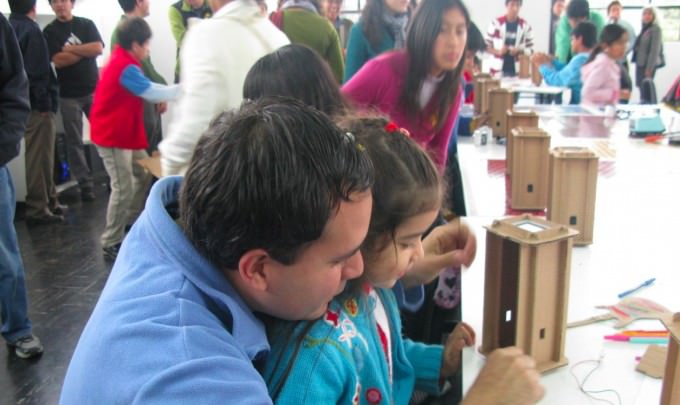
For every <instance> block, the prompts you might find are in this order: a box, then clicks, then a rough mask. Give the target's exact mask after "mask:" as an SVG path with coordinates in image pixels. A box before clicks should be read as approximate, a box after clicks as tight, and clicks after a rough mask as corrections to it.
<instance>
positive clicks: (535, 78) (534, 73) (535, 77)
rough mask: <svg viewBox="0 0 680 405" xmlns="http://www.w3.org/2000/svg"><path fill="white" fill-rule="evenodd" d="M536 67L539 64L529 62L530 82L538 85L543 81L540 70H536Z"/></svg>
mask: <svg viewBox="0 0 680 405" xmlns="http://www.w3.org/2000/svg"><path fill="white" fill-rule="evenodd" d="M538 68H539V66H538V65H537V64H535V63H532V64H531V82H532V83H533V84H534V85H536V86H540V85H541V82H542V81H543V76H542V75H541V71H540V70H538Z"/></svg>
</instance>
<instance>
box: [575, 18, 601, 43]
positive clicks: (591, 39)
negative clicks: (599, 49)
mask: <svg viewBox="0 0 680 405" xmlns="http://www.w3.org/2000/svg"><path fill="white" fill-rule="evenodd" d="M571 36H572V37H574V38H581V43H582V44H583V46H585V47H586V48H588V49H593V48H594V47H595V45H596V44H597V27H595V24H593V23H591V22H590V21H581V22H580V23H578V25H576V27H574V29H573V30H572V31H571Z"/></svg>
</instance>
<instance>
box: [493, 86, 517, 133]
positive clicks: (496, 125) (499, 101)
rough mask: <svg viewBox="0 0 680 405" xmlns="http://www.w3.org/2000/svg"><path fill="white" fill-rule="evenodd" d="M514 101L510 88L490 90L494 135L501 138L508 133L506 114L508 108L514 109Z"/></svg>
mask: <svg viewBox="0 0 680 405" xmlns="http://www.w3.org/2000/svg"><path fill="white" fill-rule="evenodd" d="M513 101H514V100H513V94H512V92H511V91H510V90H508V89H501V88H497V89H491V90H489V118H490V120H491V129H492V130H493V136H494V137H497V138H500V137H503V136H505V135H506V134H507V132H506V128H507V125H506V123H507V117H506V115H505V114H506V112H507V111H508V110H512V106H513V104H514V103H513Z"/></svg>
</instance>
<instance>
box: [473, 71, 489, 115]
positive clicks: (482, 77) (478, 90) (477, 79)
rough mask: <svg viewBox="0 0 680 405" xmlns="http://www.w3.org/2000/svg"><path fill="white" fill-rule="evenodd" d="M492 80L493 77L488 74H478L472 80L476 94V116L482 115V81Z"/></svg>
mask: <svg viewBox="0 0 680 405" xmlns="http://www.w3.org/2000/svg"><path fill="white" fill-rule="evenodd" d="M487 79H491V75H490V74H488V73H477V74H476V75H475V77H474V78H473V79H472V84H473V85H474V92H475V104H474V114H475V115H478V114H481V113H482V96H480V95H479V94H482V88H481V83H480V82H481V81H482V80H487Z"/></svg>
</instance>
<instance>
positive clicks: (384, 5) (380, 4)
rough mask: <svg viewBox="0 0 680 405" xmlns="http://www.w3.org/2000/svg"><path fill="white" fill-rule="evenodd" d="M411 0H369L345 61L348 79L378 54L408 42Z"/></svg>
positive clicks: (351, 34)
mask: <svg viewBox="0 0 680 405" xmlns="http://www.w3.org/2000/svg"><path fill="white" fill-rule="evenodd" d="M409 4H410V3H409V1H408V0H368V1H367V2H366V5H365V6H364V9H363V11H362V12H361V18H360V19H359V22H357V23H356V24H355V25H354V26H353V27H352V29H351V30H350V34H349V40H348V42H347V54H346V61H345V80H344V81H348V80H349V79H351V78H352V76H354V74H355V73H356V72H357V71H358V70H359V69H361V67H362V66H363V65H364V64H365V63H366V62H367V61H368V60H370V59H372V58H374V57H375V56H377V55H379V54H381V53H383V52H385V51H389V50H392V49H401V48H403V47H404V46H405V44H406V24H407V23H408V10H409Z"/></svg>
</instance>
